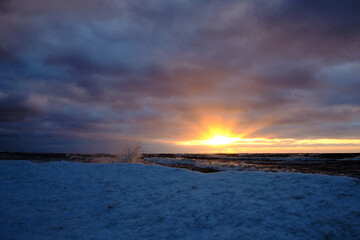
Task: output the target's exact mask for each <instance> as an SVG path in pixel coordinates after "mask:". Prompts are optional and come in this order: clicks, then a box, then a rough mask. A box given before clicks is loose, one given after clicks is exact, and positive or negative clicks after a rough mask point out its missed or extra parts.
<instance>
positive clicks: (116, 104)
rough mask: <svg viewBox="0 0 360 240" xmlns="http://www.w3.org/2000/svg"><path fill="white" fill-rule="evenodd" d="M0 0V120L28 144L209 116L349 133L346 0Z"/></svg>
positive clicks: (92, 139)
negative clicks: (270, 0) (29, 0)
mask: <svg viewBox="0 0 360 240" xmlns="http://www.w3.org/2000/svg"><path fill="white" fill-rule="evenodd" d="M0 9H1V10H0V111H1V117H0V121H1V123H0V131H1V132H0V133H1V134H3V136H6V137H2V138H1V141H2V144H4V145H5V146H8V147H9V148H11V149H17V148H19V146H20V145H19V144H17V143H16V142H19V140H18V139H20V138H21V136H22V135H23V136H24V138H23V140H22V144H23V145H27V146H28V148H29V149H31V147H32V145H33V144H32V142H37V144H39V143H41V142H45V140H43V139H46V138H48V139H50V140H49V141H48V142H47V143H46V147H47V148H48V149H53V150H54V149H61V148H57V147H51V143H53V146H57V144H63V145H64V148H62V149H63V150H61V151H67V149H69V151H70V150H71V151H74V148H73V147H70V145H71V144H65V143H64V142H66V141H67V140H68V141H69V142H71V143H73V145H76V142H78V143H79V144H78V145H79V146H85V145H86V143H87V142H88V143H89V144H90V143H91V144H94V143H96V142H101V141H104V142H107V144H111V142H113V144H114V145H116V143H117V141H118V140H116V139H124V138H129V139H139V141H141V140H142V139H143V140H145V141H148V139H152V140H159V141H160V140H161V141H162V140H164V141H165V140H177V139H184V138H185V136H186V137H188V136H191V134H192V133H193V132H194V131H197V130H194V126H196V127H195V128H196V129H198V128H201V126H198V125H199V124H200V123H201V121H202V119H204V118H209V119H211V118H218V117H219V116H222V117H223V118H228V119H232V120H233V122H236V126H235V127H234V128H235V129H236V130H237V131H239V134H241V133H242V132H241V131H242V129H245V128H246V129H247V128H251V127H250V126H251V125H254V126H255V125H256V127H253V129H252V130H251V131H250V130H249V131H247V132H246V134H248V135H249V136H255V137H259V136H260V137H261V136H271V137H286V138H306V137H308V136H313V137H319V138H321V137H327V136H331V137H337V138H342V137H350V138H356V137H358V136H359V126H358V125H357V122H358V120H357V119H359V117H360V116H359V108H360V106H359V105H360V98H359V94H358V89H359V88H360V80H359V79H360V74H359V72H360V71H359V70H360V69H359V64H360V63H359V59H360V55H359V54H360V53H359V51H358V50H359V49H360V41H359V40H360V17H359V16H360V15H359V14H358V12H360V4H359V2H358V1H356V0H345V1H335V0H327V1H325V0H313V1H310V0H301V1H300V0H279V1H272V2H267V3H265V2H264V1H247V0H244V1H235V0H234V1H233V0H228V1H216V0H214V1H190V0H189V1H186V0H185V1H177V0H174V1H164V0H158V1H146V2H143V1H112V0H108V1H101V2H99V1H97V0H90V1H86V3H85V2H83V1H78V0H71V1H45V0H34V1H31V2H24V1H18V0H14V1H0ZM346 126H352V129H353V131H351V128H349V127H346ZM341 129H343V130H344V129H345V130H344V134H342V133H341ZM345 133H346V134H345ZM42 136H43V137H42ZM192 137H194V136H192ZM24 139H28V141H25V140H24ZM60 139H61V140H60ZM104 139H106V140H104ZM150 142H151V141H150ZM151 144H153V143H151ZM162 144H163V143H162ZM15 145H16V147H14V146H15ZM160 145H161V144H160ZM160 145H159V146H160ZM99 146H100V145H99ZM149 146H150V145H149ZM102 148H106V147H105V144H102V145H101V147H99V148H98V149H99V151H101V149H102ZM164 151H166V149H164Z"/></svg>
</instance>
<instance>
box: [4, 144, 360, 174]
mask: <svg viewBox="0 0 360 240" xmlns="http://www.w3.org/2000/svg"><path fill="white" fill-rule="evenodd" d="M0 160H28V161H32V162H34V163H37V164H40V163H46V162H52V161H71V162H82V163H89V164H96V163H141V164H146V165H153V164H154V165H161V166H166V167H172V168H185V169H188V170H190V171H198V172H202V173H215V172H221V171H264V172H302V173H309V174H326V175H343V176H349V177H355V178H360V153H291V154H290V153H231V154H224V153H218V154H213V153H211V154H210V153H209V154H204V153H202V154H194V153H191V154H184V153H178V154H173V153H171V154H170V153H156V154H155V153H151V154H146V153H142V152H140V151H139V149H129V150H128V151H125V152H122V153H120V154H105V153H97V154H84V153H82V154H73V153H72V154H69V153H23V152H2V153H0Z"/></svg>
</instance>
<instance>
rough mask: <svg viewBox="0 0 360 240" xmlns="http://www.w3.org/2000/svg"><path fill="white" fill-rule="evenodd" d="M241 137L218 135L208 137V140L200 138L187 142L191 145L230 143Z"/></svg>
mask: <svg viewBox="0 0 360 240" xmlns="http://www.w3.org/2000/svg"><path fill="white" fill-rule="evenodd" d="M239 140H240V139H239V138H236V137H227V136H221V135H216V136H214V137H213V138H210V139H206V140H198V141H196V140H195V141H190V142H187V143H188V144H190V145H229V144H233V143H235V142H237V141H239Z"/></svg>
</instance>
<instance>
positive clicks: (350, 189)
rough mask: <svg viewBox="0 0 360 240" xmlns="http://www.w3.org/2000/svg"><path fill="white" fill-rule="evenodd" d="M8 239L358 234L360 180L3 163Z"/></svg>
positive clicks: (2, 214)
mask: <svg viewBox="0 0 360 240" xmlns="http://www.w3.org/2000/svg"><path fill="white" fill-rule="evenodd" d="M0 201H1V203H0V222H1V224H0V239H359V236H360V181H359V180H358V179H354V178H348V177H339V176H325V175H310V174H301V173H269V172H235V171H229V172H219V173H212V174H203V173H198V172H191V171H188V170H185V169H174V168H167V167H161V166H155V165H142V164H84V163H74V162H51V163H45V164H34V163H31V162H27V161H1V162H0Z"/></svg>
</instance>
